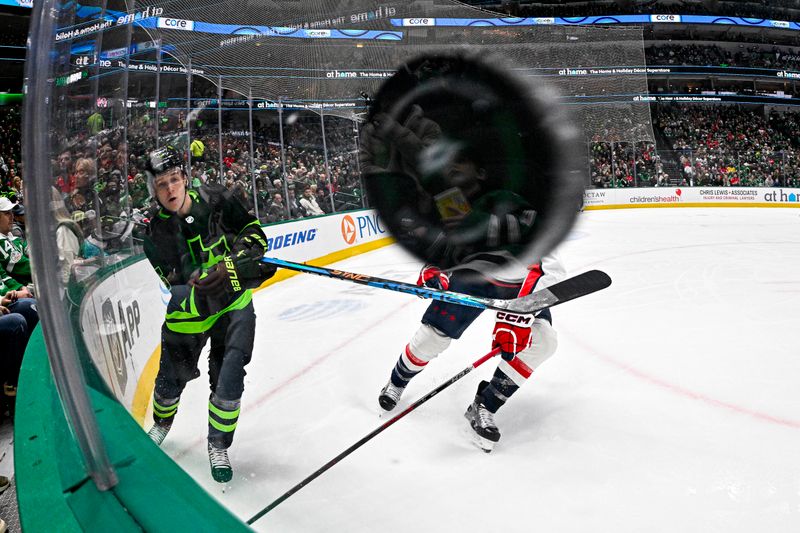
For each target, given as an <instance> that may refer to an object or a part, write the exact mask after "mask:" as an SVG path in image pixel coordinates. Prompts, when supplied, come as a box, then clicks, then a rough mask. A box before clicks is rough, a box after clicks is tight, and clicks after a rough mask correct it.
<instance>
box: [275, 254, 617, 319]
mask: <svg viewBox="0 0 800 533" xmlns="http://www.w3.org/2000/svg"><path fill="white" fill-rule="evenodd" d="M261 260H262V261H263V262H265V263H268V264H271V265H275V266H277V267H281V268H286V269H288V270H295V271H297V272H305V273H307V274H316V275H318V276H324V277H327V278H334V279H340V280H343V281H350V282H353V283H358V284H360V285H368V286H370V287H377V288H379V289H386V290H390V291H395V292H403V293H406V294H413V295H415V296H419V297H420V298H430V299H433V300H439V301H443V302H448V303H452V304H458V305H465V306H468V307H477V308H479V309H494V310H495V311H512V312H515V313H534V312H536V311H541V310H542V309H545V308H547V307H552V306H554V305H558V304H560V303H564V302H566V301H569V300H574V299H575V298H578V297H580V296H584V295H586V294H591V293H593V292H595V291H599V290H601V289H604V288H606V287H608V286H609V285H611V278H609V277H608V275H607V274H605V273H604V272H601V271H599V270H590V271H589V272H584V273H583V274H578V275H577V276H575V277H572V278H569V279H567V280H564V281H562V282H560V283H557V284H555V285H553V286H551V287H549V288H547V289H542V290H539V291H536V292H534V293H532V294H529V295H528V296H523V297H522V298H513V299H510V300H502V299H499V298H484V297H481V296H471V295H469V294H462V293H459V292H453V291H440V290H436V289H431V288H428V287H418V286H417V285H415V284H413V283H406V282H403V281H395V280H390V279H384V278H378V277H375V276H369V275H367V274H357V273H355V272H346V271H344V270H338V269H333V268H326V267H321V266H314V265H309V264H306V263H295V262H294V261H286V260H283V259H278V258H275V257H264V258H262V259H261Z"/></svg>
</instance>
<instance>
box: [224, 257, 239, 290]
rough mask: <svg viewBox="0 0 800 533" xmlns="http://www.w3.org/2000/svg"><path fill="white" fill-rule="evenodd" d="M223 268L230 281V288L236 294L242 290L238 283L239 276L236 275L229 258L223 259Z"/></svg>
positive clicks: (231, 260)
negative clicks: (225, 269)
mask: <svg viewBox="0 0 800 533" xmlns="http://www.w3.org/2000/svg"><path fill="white" fill-rule="evenodd" d="M225 268H227V269H228V277H229V278H230V280H231V287H233V291H234V292H237V291H240V290H242V285H241V284H240V283H239V276H238V274H236V267H235V266H234V264H233V259H231V258H230V257H226V258H225Z"/></svg>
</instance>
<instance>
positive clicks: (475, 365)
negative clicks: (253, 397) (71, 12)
mask: <svg viewBox="0 0 800 533" xmlns="http://www.w3.org/2000/svg"><path fill="white" fill-rule="evenodd" d="M499 353H500V348H495V349H494V350H492V351H491V352H489V353H487V354H486V355H484V356H483V357H481V358H480V359H478V360H477V361H475V362H474V363H472V364H471V365H470V366H468V367H467V368H465V369H464V370H462V371H461V372H459V373H458V374H456V375H455V376H453V377H452V378H450V379H448V380H447V381H445V382H444V383H442V384H441V385H439V386H438V387H436V388H435V389H433V390H432V391H430V392H429V393H428V394H426V395H425V396H423V397H422V398H420V399H419V400H417V401H416V402H414V403H412V404H411V405H409V406H408V407H406V408H405V409H403V410H402V411H400V412H399V413H397V414H396V415H394V416H393V417H392V418H390V419H389V420H387V421H386V422H384V423H383V424H381V425H380V426H378V427H377V428H375V429H373V430H372V431H371V432H369V433H368V434H367V435H365V436H364V437H362V438H361V439H360V440H359V441H358V442H356V443H355V444H353V445H352V446H350V447H349V448H347V449H346V450H345V451H343V452H342V453H340V454H339V455H337V456H336V457H334V458H333V459H331V460H330V461H328V462H327V463H325V464H324V465H322V467H320V468H319V469H318V470H316V471H315V472H314V473H312V474H311V475H310V476H308V477H307V478H305V479H304V480H303V481H301V482H300V483H298V484H297V485H295V486H294V487H292V488H291V489H289V490H288V491H286V492H285V493H284V494H283V495H281V496H279V497H278V498H277V499H276V500H275V501H273V502H272V503H271V504H269V505H267V506H266V507H264V508H263V509H262V510H260V511H259V512H258V513H256V514H255V515H254V516H253V517H252V518H251V519H250V520H248V521H247V524H248V525H252V524H253V523H254V522H255V521H256V520H258V519H259V518H261V517H262V516H264V515H265V514H267V513H268V512H270V511H271V510H273V509H274V508H275V507H277V506H278V505H280V504H281V503H283V502H284V501H286V500H287V499H288V498H289V497H290V496H292V495H293V494H294V493H295V492H297V491H299V490H300V489H302V488H303V487H305V486H306V485H308V484H309V483H311V482H312V481H314V480H315V479H317V478H318V477H319V476H321V475H322V474H324V473H325V472H326V471H327V470H328V469H330V468H331V467H332V466H333V465H335V464H336V463H338V462H339V461H341V460H342V459H344V458H345V457H347V456H348V455H350V454H351V453H353V452H354V451H356V450H357V449H359V448H360V447H361V446H363V445H364V444H366V443H367V442H368V441H370V440H372V438H373V437H375V436H376V435H378V434H379V433H381V432H382V431H383V430H385V429H387V428H388V427H389V426H391V425H392V424H394V423H395V422H397V421H398V420H400V419H401V418H403V417H404V416H406V415H407V414H408V413H410V412H411V411H413V410H414V409H416V408H417V407H419V406H420V405H422V404H423V403H425V402H427V401H428V400H430V399H431V398H433V397H434V396H436V395H437V394H439V393H440V392H442V391H443V390H444V389H446V388H447V387H449V386H450V385H452V384H453V383H455V382H456V381H458V380H459V379H461V378H463V377H464V376H466V375H467V374H469V373H470V372H472V371H473V370H474V369H476V368H478V367H479V366H481V365H482V364H483V363H485V362H486V361H488V360H489V359H491V358H492V357H494V356H495V355H497V354H499Z"/></svg>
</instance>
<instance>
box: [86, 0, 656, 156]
mask: <svg viewBox="0 0 800 533" xmlns="http://www.w3.org/2000/svg"><path fill="white" fill-rule="evenodd" d="M112 4H113V2H109V3H108V7H107V9H108V10H111V9H112ZM127 4H128V6H127V9H126V8H125V5H120V6H117V8H118V9H119V10H120V11H126V12H127V13H129V14H133V15H136V14H142V16H143V17H146V18H143V19H142V20H141V21H139V22H138V23H137V24H136V26H135V28H134V30H133V35H132V41H133V42H134V43H137V42H139V43H144V42H148V43H154V44H155V45H160V46H161V48H162V50H164V51H166V52H167V54H168V56H169V57H166V56H165V57H163V58H162V64H161V65H160V66H159V67H158V68H160V70H161V71H162V72H163V71H164V69H165V65H168V64H169V63H170V62H176V63H178V64H179V65H174V66H173V67H168V72H169V73H173V74H174V73H180V72H181V71H183V68H185V67H189V66H191V69H192V72H193V74H194V77H195V78H198V77H202V78H206V79H207V80H209V81H210V82H211V83H212V84H213V85H221V86H222V87H223V88H224V89H229V90H232V91H235V92H237V93H239V94H240V95H242V96H244V97H247V96H250V95H252V96H253V98H255V99H263V100H265V101H269V102H273V101H277V100H279V99H280V100H282V101H284V102H287V101H288V102H294V103H296V104H297V105H299V106H302V107H308V106H320V105H321V106H324V107H325V110H326V112H329V113H336V114H341V115H344V116H352V115H354V114H358V113H361V112H363V107H364V104H365V99H364V97H367V98H368V97H369V96H370V95H373V94H374V93H375V92H376V90H377V88H378V87H379V86H380V84H381V82H382V80H383V79H385V77H386V76H388V75H389V74H390V73H391V72H392V71H393V70H394V69H395V68H396V67H397V66H398V65H400V64H403V63H405V62H406V61H408V60H409V59H412V58H414V57H417V56H419V55H421V54H423V53H432V52H434V51H444V50H448V49H453V48H462V47H469V48H470V49H471V50H474V51H475V52H477V53H479V54H483V53H487V54H488V53H492V54H498V55H501V56H503V57H505V58H506V59H507V60H508V61H509V63H510V64H511V65H513V66H514V67H516V68H519V69H522V70H523V71H525V72H526V73H527V74H528V75H531V76H543V77H546V78H547V79H548V80H550V81H551V82H553V83H554V84H555V85H556V86H557V87H558V88H559V89H560V90H561V91H562V93H563V94H564V96H565V97H568V98H569V100H570V103H571V104H574V109H575V112H576V114H577V116H578V117H579V118H580V120H581V122H582V124H583V125H584V129H585V130H586V135H587V138H589V139H593V140H596V141H597V140H616V141H619V140H627V141H642V140H651V141H652V140H653V132H652V127H651V123H650V115H649V108H648V104H647V103H642V102H638V101H636V100H635V97H636V95H641V94H646V93H647V78H646V74H645V73H644V69H642V68H640V69H639V70H640V71H639V72H636V71H634V70H632V69H631V68H630V67H643V66H644V65H645V59H644V50H643V45H642V35H641V29H640V28H639V27H631V26H629V27H621V26H615V27H598V26H577V25H576V26H556V25H548V24H543V25H536V26H514V25H505V26H497V27H492V26H485V25H480V23H473V25H459V26H443V25H441V24H443V23H444V24H446V23H447V22H445V19H473V20H481V21H483V20H487V19H489V20H491V19H495V20H496V18H497V17H499V15H496V14H493V13H489V12H487V11H482V10H479V9H476V8H474V7H470V6H467V5H464V4H460V3H458V2H454V1H452V0H436V1H412V2H407V3H396V4H386V3H383V2H376V1H373V0H321V1H311V0H302V1H296V2H274V1H268V0H249V1H245V2H237V3H236V4H235V5H233V4H231V3H229V2H212V1H191V2H190V1H186V0H176V1H172V2H166V3H163V2H162V3H159V2H153V1H152V0H147V1H145V2H141V3H139V2H137V3H135V5H132V2H127ZM153 15H156V16H153ZM502 20H503V21H506V22H509V21H510V22H515V19H508V18H506V19H502ZM434 21H435V22H434ZM403 23H405V25H403ZM490 23H491V22H490ZM87 24H89V21H80V22H76V27H85V26H86V25H87ZM484 24H485V23H484ZM103 33H105V34H106V37H105V40H104V41H103V48H105V49H108V48H109V47H110V46H113V47H116V46H118V41H119V40H124V34H125V33H126V32H125V27H124V26H123V27H119V26H113V27H112V28H111V29H110V30H106V31H105V32H103ZM109 34H112V35H109ZM113 34H116V38H115V37H114V36H113ZM109 42H111V43H112V44H111V45H110V46H109V45H108V44H107V43H109ZM156 62H157V58H156V57H154V52H152V51H151V50H149V49H145V50H143V51H141V50H140V51H136V52H134V53H133V54H132V55H131V57H130V59H129V68H131V69H134V71H137V72H141V71H154V70H156V68H157V67H156V65H155V63H156ZM195 83H197V81H195ZM168 85H169V87H171V86H175V85H176V83H175V82H174V81H173V82H171V83H169V84H168ZM169 87H164V89H167V90H169ZM162 92H163V91H162ZM176 92H178V91H176ZM208 92H209V93H210V94H209V96H215V94H214V92H215V91H214V90H213V88H209V91H208ZM175 96H178V97H180V96H181V95H180V94H178V95H175ZM270 105H271V104H270V103H268V102H265V103H262V104H261V108H267V107H269V106H270Z"/></svg>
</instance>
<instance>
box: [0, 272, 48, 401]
mask: <svg viewBox="0 0 800 533" xmlns="http://www.w3.org/2000/svg"><path fill="white" fill-rule="evenodd" d="M38 323H39V313H38V312H37V310H36V300H34V299H33V298H31V294H30V292H29V291H28V290H27V289H24V288H23V289H22V290H19V291H13V290H12V291H8V292H6V293H5V294H4V295H3V296H2V298H0V346H2V347H3V350H2V356H0V379H2V381H3V394H4V395H5V396H6V397H11V398H13V397H16V395H17V380H18V379H19V369H20V366H22V356H23V354H24V353H25V347H26V346H27V345H28V339H30V336H31V333H33V329H34V328H35V327H36V324H38Z"/></svg>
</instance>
